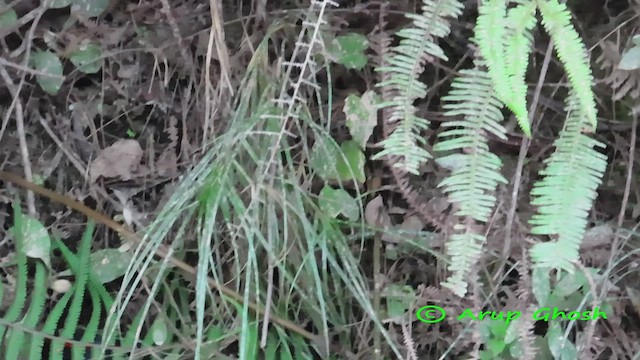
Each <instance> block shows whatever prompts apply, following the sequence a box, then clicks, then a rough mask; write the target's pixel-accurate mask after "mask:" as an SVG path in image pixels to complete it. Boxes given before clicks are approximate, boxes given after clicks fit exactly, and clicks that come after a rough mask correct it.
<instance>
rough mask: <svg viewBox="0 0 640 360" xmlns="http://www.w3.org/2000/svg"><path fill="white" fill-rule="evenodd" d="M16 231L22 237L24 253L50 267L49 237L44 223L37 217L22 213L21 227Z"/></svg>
mask: <svg viewBox="0 0 640 360" xmlns="http://www.w3.org/2000/svg"><path fill="white" fill-rule="evenodd" d="M16 230H17V229H16ZM18 231H20V234H21V235H22V236H23V239H24V243H23V244H22V250H23V251H24V254H25V255H26V256H28V257H30V258H34V259H41V260H42V262H44V263H45V265H47V267H48V268H51V238H50V237H49V232H47V229H46V228H45V227H44V225H42V223H41V222H40V221H38V219H35V218H33V217H31V216H29V215H24V217H23V221H22V229H19V230H18ZM15 235H16V236H17V234H15Z"/></svg>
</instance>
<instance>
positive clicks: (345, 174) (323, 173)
mask: <svg viewBox="0 0 640 360" xmlns="http://www.w3.org/2000/svg"><path fill="white" fill-rule="evenodd" d="M364 162H365V157H364V153H362V150H360V147H359V146H358V144H356V143H355V142H354V141H346V142H344V143H343V144H342V146H340V147H338V146H337V145H336V144H335V142H333V141H331V140H329V139H325V138H318V139H316V143H315V144H314V146H313V149H312V151H311V156H310V159H309V165H310V166H311V168H312V169H314V170H315V171H316V172H317V173H318V175H319V176H320V177H322V178H323V179H324V180H326V181H331V180H337V181H353V180H354V179H355V180H356V181H358V182H364V181H365V177H364Z"/></svg>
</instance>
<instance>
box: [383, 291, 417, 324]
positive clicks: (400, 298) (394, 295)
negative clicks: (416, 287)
mask: <svg viewBox="0 0 640 360" xmlns="http://www.w3.org/2000/svg"><path fill="white" fill-rule="evenodd" d="M384 296H385V299H386V301H387V315H388V316H389V317H391V318H399V317H401V316H403V315H404V314H405V313H406V312H407V310H408V309H409V306H410V305H411V304H412V303H413V302H414V301H415V298H416V295H415V292H414V291H413V288H411V286H407V285H403V286H400V285H395V284H391V285H389V287H387V289H386V290H385V294H384Z"/></svg>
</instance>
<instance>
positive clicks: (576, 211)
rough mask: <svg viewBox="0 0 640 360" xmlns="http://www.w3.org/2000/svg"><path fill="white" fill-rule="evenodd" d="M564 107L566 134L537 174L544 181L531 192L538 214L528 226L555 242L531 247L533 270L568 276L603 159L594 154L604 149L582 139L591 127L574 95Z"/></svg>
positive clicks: (605, 162)
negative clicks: (546, 269)
mask: <svg viewBox="0 0 640 360" xmlns="http://www.w3.org/2000/svg"><path fill="white" fill-rule="evenodd" d="M567 103H568V106H567V107H568V110H569V112H570V115H569V117H568V119H567V121H566V123H565V128H564V129H563V130H562V131H561V132H560V134H559V137H558V139H557V140H556V141H555V144H554V145H555V147H556V150H555V152H554V153H553V155H551V157H550V158H549V159H548V160H547V165H546V168H545V169H544V170H543V171H542V172H541V174H542V175H544V178H543V179H542V180H541V181H539V182H537V183H536V184H535V185H534V188H533V190H532V191H531V194H532V195H533V196H534V200H533V201H532V204H533V205H537V206H539V209H538V213H537V214H536V215H534V216H533V217H532V219H531V220H530V221H529V223H530V224H531V225H533V228H532V230H531V232H532V233H533V234H544V235H550V236H556V237H557V240H556V241H552V242H546V243H540V244H536V245H535V246H533V248H532V249H531V258H532V259H533V262H534V264H535V265H536V266H539V267H551V268H560V269H564V270H566V271H569V272H572V271H573V269H574V266H573V262H575V261H576V260H578V258H579V253H578V251H579V248H580V243H581V241H582V238H583V235H584V232H585V229H586V226H587V218H588V215H589V210H590V209H591V206H592V204H593V200H594V199H595V198H596V195H597V193H596V189H597V188H598V186H599V185H600V182H601V180H602V176H603V174H604V171H605V170H606V167H607V157H606V155H604V154H601V153H599V152H598V151H596V150H595V148H596V147H599V148H604V147H605V145H604V144H603V143H601V142H599V141H597V140H595V139H592V138H590V137H588V136H587V135H585V134H583V133H582V130H583V129H584V128H585V126H588V125H591V119H590V118H589V115H587V114H584V113H583V112H582V111H581V110H582V109H583V103H582V102H581V101H580V100H579V96H578V95H577V94H576V93H574V92H573V91H572V92H571V94H570V97H569V98H568V100H567Z"/></svg>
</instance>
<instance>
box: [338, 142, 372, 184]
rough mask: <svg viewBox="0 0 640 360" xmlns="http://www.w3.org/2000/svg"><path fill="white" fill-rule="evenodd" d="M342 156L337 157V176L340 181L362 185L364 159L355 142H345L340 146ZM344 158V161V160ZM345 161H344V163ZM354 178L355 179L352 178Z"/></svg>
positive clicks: (363, 179)
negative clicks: (356, 182)
mask: <svg viewBox="0 0 640 360" xmlns="http://www.w3.org/2000/svg"><path fill="white" fill-rule="evenodd" d="M340 149H341V150H342V153H343V154H344V157H343V156H340V157H338V165H337V167H336V168H337V169H338V176H339V179H340V180H341V181H352V180H353V179H355V180H356V181H358V182H360V183H363V182H364V181H365V180H366V179H365V177H364V163H365V157H364V153H363V152H362V150H360V147H359V146H358V144H357V143H356V142H355V141H345V142H344V143H342V146H340ZM345 158H346V159H345ZM345 160H346V161H345ZM354 176H355V177H354Z"/></svg>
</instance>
